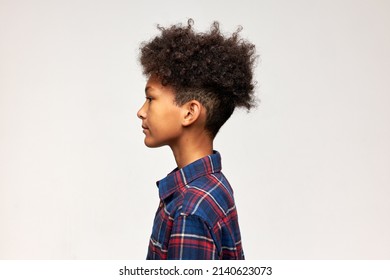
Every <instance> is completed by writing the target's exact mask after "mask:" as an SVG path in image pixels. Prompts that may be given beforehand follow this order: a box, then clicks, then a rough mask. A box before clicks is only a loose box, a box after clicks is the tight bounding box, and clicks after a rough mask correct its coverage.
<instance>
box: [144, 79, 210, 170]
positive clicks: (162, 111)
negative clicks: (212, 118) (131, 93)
mask: <svg viewBox="0 0 390 280" xmlns="http://www.w3.org/2000/svg"><path fill="white" fill-rule="evenodd" d="M145 94H146V101H145V103H144V104H143V106H142V107H141V108H140V110H139V111H138V113H137V116H138V118H140V119H141V120H142V127H143V129H144V130H143V132H144V133H145V145H146V146H148V147H161V146H165V145H168V146H169V147H170V148H171V150H172V152H173V155H174V157H175V161H176V164H177V166H178V168H182V167H184V166H186V165H188V164H190V163H192V162H194V161H196V160H198V159H200V158H203V157H205V156H207V155H210V154H212V153H213V140H212V137H211V136H210V134H209V133H207V131H206V129H205V124H206V109H205V107H204V106H202V104H201V103H200V102H198V101H197V100H190V101H188V102H186V103H184V104H183V105H180V106H179V105H177V104H176V103H175V90H174V89H173V88H172V87H170V86H163V85H162V84H161V82H160V80H159V79H158V78H157V77H156V76H151V77H150V78H149V80H148V82H147V84H146V87H145Z"/></svg>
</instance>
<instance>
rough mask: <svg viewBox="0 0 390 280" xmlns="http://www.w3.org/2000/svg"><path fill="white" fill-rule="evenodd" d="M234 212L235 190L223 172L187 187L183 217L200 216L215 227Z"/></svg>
mask: <svg viewBox="0 0 390 280" xmlns="http://www.w3.org/2000/svg"><path fill="white" fill-rule="evenodd" d="M233 210H235V203H234V198H233V190H232V188H231V186H230V184H229V182H228V181H227V179H226V178H225V176H224V175H223V174H222V173H221V172H218V173H212V174H208V175H206V176H202V177H199V178H198V179H196V180H194V181H192V182H191V183H189V184H188V185H186V189H185V192H184V196H183V202H182V209H181V211H180V214H181V215H186V216H188V215H195V216H198V217H200V218H201V219H202V220H204V221H205V222H206V223H208V224H209V225H210V226H213V225H215V224H216V223H217V222H218V221H219V220H221V219H224V218H225V217H226V216H228V215H229V213H230V212H231V211H233Z"/></svg>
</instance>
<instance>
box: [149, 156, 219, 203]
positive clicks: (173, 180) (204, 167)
mask: <svg viewBox="0 0 390 280" xmlns="http://www.w3.org/2000/svg"><path fill="white" fill-rule="evenodd" d="M221 169H222V165H221V155H220V154H219V152H217V151H213V154H212V155H208V156H205V157H203V158H201V159H198V160H196V161H194V162H193V163H190V164H189V165H186V166H184V167H183V168H181V169H178V168H175V169H174V170H173V171H172V172H171V173H169V174H168V175H167V176H166V177H165V178H164V179H162V180H160V181H157V183H156V184H157V187H158V190H159V196H160V199H161V200H164V199H165V198H167V197H168V196H170V195H171V194H173V193H174V192H175V191H176V190H177V189H178V188H181V187H184V186H186V185H187V184H189V183H191V182H192V181H194V180H195V179H197V178H199V177H202V176H205V175H208V174H211V173H216V172H220V171H221Z"/></svg>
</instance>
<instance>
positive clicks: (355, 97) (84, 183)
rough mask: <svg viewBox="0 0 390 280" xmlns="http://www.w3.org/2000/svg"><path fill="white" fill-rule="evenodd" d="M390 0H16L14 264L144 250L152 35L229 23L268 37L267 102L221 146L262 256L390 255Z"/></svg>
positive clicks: (7, 159)
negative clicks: (143, 119) (146, 54)
mask: <svg viewBox="0 0 390 280" xmlns="http://www.w3.org/2000/svg"><path fill="white" fill-rule="evenodd" d="M389 14H390V4H389V2H388V1H380V0H376V1H372V0H365V1H363V0H359V1H352V0H351V1H348V0H343V1H309V0H298V1H289V0H284V1H282V0H273V1H271V0H269V1H254V0H253V1H250V0H240V1H222V0H218V1H216V0H214V1H205V0H202V1H199V0H198V1H183V0H182V1H176V0H175V1H174V0H170V1H167V0H166V1H138V2H136V1H125V0H122V1H119V0H110V1H109V0H96V1H90V0H77V1H76V0H68V1H49V0H47V1H44V0H37V1H28V0H0V258H1V259H144V258H145V257H146V250H147V246H148V240H149V236H150V233H151V227H152V222H153V217H154V213H155V210H156V208H157V204H158V193H157V188H156V186H155V181H156V180H158V179H161V178H163V177H164V176H165V175H166V174H167V173H168V172H170V171H171V170H172V169H173V168H174V167H175V163H174V160H173V157H172V155H171V152H170V150H169V149H168V148H160V149H148V148H146V147H145V146H144V144H143V134H142V132H141V127H140V125H141V123H140V121H139V120H138V119H137V118H136V112H137V110H138V108H139V107H140V106H141V104H142V103H143V101H144V85H145V78H144V77H143V76H142V73H141V68H140V66H139V64H138V61H137V57H138V47H139V44H140V43H141V42H142V41H144V40H148V39H150V38H151V37H153V36H155V35H157V34H158V31H157V29H156V24H158V23H160V24H162V25H163V26H166V25H170V24H174V23H178V22H186V21H187V19H188V18H190V17H191V18H193V19H194V20H195V28H196V29H197V30H200V31H205V30H206V29H207V28H208V27H209V26H210V24H211V22H212V21H213V20H218V21H220V23H221V29H222V30H223V31H226V32H228V33H230V32H232V31H234V30H235V29H236V27H237V26H238V25H242V26H243V27H244V30H243V31H242V33H241V34H242V36H243V37H244V38H247V39H249V40H250V41H252V42H253V43H255V44H256V46H257V50H258V53H259V54H260V56H261V58H260V60H259V64H258V67H257V69H256V78H257V79H258V81H259V83H258V90H257V92H258V97H259V99H260V100H261V102H260V105H259V107H258V108H257V110H254V111H253V112H251V113H250V114H247V113H246V112H236V113H235V114H234V115H233V116H232V118H231V119H230V120H229V121H228V122H227V123H226V125H225V126H224V127H223V128H222V130H221V131H220V133H219V135H218V136H217V138H216V141H215V149H217V150H218V151H220V152H221V154H222V158H223V167H224V169H223V170H224V173H225V175H226V176H227V178H228V179H229V181H230V182H231V184H232V186H233V188H234V190H235V198H236V203H237V207H238V212H239V221H240V225H241V234H242V238H243V246H244V250H245V253H246V257H247V259H389V258H390V250H389V248H390V218H389V214H390V203H389V200H390V199H389V198H390V172H389V171H390V144H389V143H390V125H389V121H390V110H389V108H388V107H389V105H390V95H389V93H390V84H389V73H390V55H389V50H390V31H389V29H390V17H389Z"/></svg>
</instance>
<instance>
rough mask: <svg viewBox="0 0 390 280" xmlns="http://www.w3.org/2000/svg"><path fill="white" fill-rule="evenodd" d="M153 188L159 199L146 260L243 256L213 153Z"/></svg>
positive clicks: (228, 192) (233, 212) (230, 201)
mask: <svg viewBox="0 0 390 280" xmlns="http://www.w3.org/2000/svg"><path fill="white" fill-rule="evenodd" d="M157 186H158V188H159V195H160V199H161V202H160V206H159V208H158V210H157V213H156V217H155V219H154V224H153V231H152V236H151V238H150V242H149V250H148V255H147V259H152V260H161V259H170V260H177V259H180V260H184V259H185V260H190V259H200V260H213V259H217V260H218V259H230V260H232V259H238V260H242V259H244V253H243V250H242V245H241V236H240V229H239V225H238V220H237V211H236V206H235V203H234V199H233V190H232V188H231V187H230V184H229V182H228V181H227V180H226V178H225V176H224V175H223V174H222V172H221V156H220V154H219V153H218V152H216V151H214V153H213V154H212V155H209V156H206V157H204V158H202V159H199V160H197V161H195V162H193V163H191V164H189V165H187V166H185V167H183V168H182V169H177V168H176V169H175V170H173V171H172V172H171V173H169V174H168V175H167V177H165V178H164V179H162V180H161V181H159V182H157Z"/></svg>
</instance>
